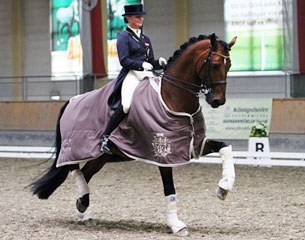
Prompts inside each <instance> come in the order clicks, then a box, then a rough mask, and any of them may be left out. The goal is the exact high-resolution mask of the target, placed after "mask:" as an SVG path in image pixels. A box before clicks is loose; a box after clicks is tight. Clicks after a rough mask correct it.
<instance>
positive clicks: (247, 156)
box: [0, 146, 305, 167]
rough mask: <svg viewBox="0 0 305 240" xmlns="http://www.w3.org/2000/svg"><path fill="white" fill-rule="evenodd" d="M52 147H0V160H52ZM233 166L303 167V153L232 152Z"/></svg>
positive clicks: (211, 157)
mask: <svg viewBox="0 0 305 240" xmlns="http://www.w3.org/2000/svg"><path fill="white" fill-rule="evenodd" d="M53 152H54V148H52V147H30V146H0V158H31V159H35V158H36V159H48V158H54V157H55V155H54V153H53ZM233 156H234V160H235V164H241V165H254V166H268V167H271V166H290V167H305V153H300V152H268V153H264V152H247V151H233ZM191 162H193V163H218V164H220V163H221V159H220V157H219V154H218V153H211V154H208V155H206V156H204V157H201V158H199V159H197V160H195V159H192V160H191Z"/></svg>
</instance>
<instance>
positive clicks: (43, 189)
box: [30, 102, 69, 199]
mask: <svg viewBox="0 0 305 240" xmlns="http://www.w3.org/2000/svg"><path fill="white" fill-rule="evenodd" d="M68 103H69V102H66V103H65V104H64V105H63V106H62V108H61V109H60V113H59V116H58V119H57V124H56V140H55V151H56V152H55V160H54V162H53V164H52V165H51V167H50V168H49V169H47V170H46V172H45V173H44V175H43V176H41V177H40V178H39V179H37V180H35V181H34V182H32V183H31V184H30V186H31V191H32V192H33V194H37V196H38V197H39V198H40V199H48V197H49V196H51V194H52V193H53V192H54V191H55V190H56V189H57V188H58V187H59V186H60V185H61V184H62V183H63V182H64V181H65V180H66V178H67V176H68V173H69V167H68V166H62V167H58V168H57V167H56V162H57V159H58V156H59V152H60V148H61V133H60V119H61V117H62V115H63V113H64V111H65V109H66V107H67V105H68Z"/></svg>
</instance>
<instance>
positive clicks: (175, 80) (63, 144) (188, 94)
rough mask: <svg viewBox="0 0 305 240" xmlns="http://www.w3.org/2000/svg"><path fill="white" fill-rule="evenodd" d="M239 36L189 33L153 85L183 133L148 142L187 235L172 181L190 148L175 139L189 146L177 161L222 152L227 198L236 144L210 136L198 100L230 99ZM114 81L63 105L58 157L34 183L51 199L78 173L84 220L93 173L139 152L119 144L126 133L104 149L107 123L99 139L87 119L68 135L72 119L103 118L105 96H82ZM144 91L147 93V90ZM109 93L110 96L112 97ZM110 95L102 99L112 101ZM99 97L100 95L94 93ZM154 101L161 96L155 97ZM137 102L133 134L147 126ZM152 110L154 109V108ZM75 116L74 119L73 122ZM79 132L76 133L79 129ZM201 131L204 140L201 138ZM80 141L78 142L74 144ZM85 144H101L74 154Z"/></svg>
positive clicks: (171, 209) (175, 223)
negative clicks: (109, 148)
mask: <svg viewBox="0 0 305 240" xmlns="http://www.w3.org/2000/svg"><path fill="white" fill-rule="evenodd" d="M235 41H236V37H234V38H233V39H232V40H231V41H230V42H229V43H226V42H225V41H222V40H220V39H219V38H218V37H217V36H216V35H215V34H211V35H209V36H205V35H200V36H199V37H192V38H190V39H189V41H188V42H186V43H184V44H183V45H181V47H180V49H178V50H176V51H175V53H174V55H173V56H172V57H170V58H169V60H168V64H167V66H166V67H165V69H164V72H163V74H162V75H161V77H159V78H157V79H156V81H157V80H158V81H157V82H158V83H159V89H158V91H152V92H153V93H152V94H150V95H157V96H158V98H157V100H158V99H159V100H160V102H161V103H162V104H159V105H160V106H161V108H162V109H165V110H166V111H164V112H165V115H164V116H170V117H175V119H174V120H175V121H174V122H175V123H176V125H175V127H176V129H178V130H177V131H178V132H179V134H180V135H179V134H176V133H175V134H174V138H173V139H172V140H170V139H167V138H165V137H164V136H163V138H162V134H161V135H160V133H158V134H159V135H156V136H154V138H153V143H151V142H150V144H148V145H149V146H148V148H152V146H153V148H154V149H153V151H150V150H148V151H147V152H149V151H150V152H152V154H153V158H157V159H158V161H159V162H153V164H155V165H157V166H158V168H159V172H160V175H161V179H162V183H163V191H164V195H165V200H166V204H167V205H166V224H167V226H168V227H169V228H170V229H171V231H172V233H173V234H176V235H179V236H186V235H188V234H189V232H188V229H187V226H186V225H185V224H184V223H183V222H182V221H181V220H180V219H179V218H178V214H177V204H176V191H175V186H174V181H173V173H172V167H173V166H176V165H175V159H177V161H178V160H179V161H180V159H179V158H181V159H182V158H183V156H184V155H185V154H184V153H185V151H184V150H182V151H180V152H178V153H177V154H176V153H175V150H176V149H174V148H173V147H172V148H170V147H171V144H174V142H175V141H176V140H177V141H178V138H179V137H181V138H182V144H181V142H180V143H179V144H180V145H179V147H177V148H178V149H185V146H186V147H187V148H186V152H187V154H186V156H187V159H186V160H183V161H180V162H179V161H178V163H179V164H177V165H181V164H186V163H188V162H189V160H190V159H191V158H198V157H200V156H203V155H206V154H209V153H212V152H218V153H219V155H220V157H221V159H222V179H221V180H220V181H219V183H218V191H217V192H216V196H217V197H218V198H220V199H222V200H224V199H225V198H226V196H227V194H228V192H229V191H230V190H231V189H232V188H233V184H234V180H235V170H234V160H233V156H232V147H231V145H227V144H226V143H224V142H220V141H215V140H209V139H206V137H205V124H204V118H203V114H202V112H201V107H200V103H199V96H200V95H204V96H205V99H206V101H207V103H208V104H209V105H210V106H211V107H212V108H217V107H219V106H220V105H223V104H225V102H226V95H225V93H226V84H227V80H226V79H227V73H228V71H229V69H230V66H231V61H230V56H229V51H230V49H231V47H232V46H233V45H234V44H235ZM151 80H152V78H150V79H146V80H143V81H141V83H140V84H139V86H138V88H141V87H142V86H144V87H145V88H149V89H150V87H148V86H150V85H149V81H151ZM111 82H114V81H111ZM111 82H109V83H108V84H106V86H104V87H103V88H101V89H97V90H93V91H92V92H89V93H86V94H84V96H83V97H80V98H79V99H80V100H77V99H76V100H70V101H69V102H67V103H65V105H64V106H63V107H62V108H61V110H60V113H59V117H58V122H57V127H56V155H55V160H54V162H53V164H52V166H51V167H50V168H49V169H48V170H47V171H46V173H45V174H44V175H43V176H41V177H40V178H39V179H37V180H35V181H34V182H32V183H31V184H30V186H31V191H32V192H33V194H36V195H37V196H38V197H39V198H40V199H48V197H49V196H50V195H51V194H52V193H53V192H54V191H55V190H56V189H57V188H58V187H59V186H60V185H61V184H62V183H63V182H64V181H65V179H66V178H67V175H68V173H69V172H71V175H72V177H73V178H74V180H75V182H76V185H77V188H78V198H77V200H76V208H77V210H78V212H79V215H80V216H81V217H82V218H83V220H85V219H90V216H89V217H88V216H87V217H85V215H86V212H85V211H86V209H87V208H88V206H89V195H90V189H89V187H88V183H89V181H90V179H91V178H92V176H93V175H94V174H96V173H97V172H99V171H100V170H101V169H102V168H103V166H104V165H105V164H106V163H107V162H116V161H124V160H135V159H137V158H136V157H133V156H131V155H132V154H128V150H126V149H123V147H122V146H121V145H120V144H121V142H122V141H124V138H123V139H119V140H117V141H115V139H112V141H113V142H114V143H115V145H116V146H115V149H114V150H113V155H108V154H104V153H103V152H100V148H99V146H98V145H99V138H100V136H101V134H102V133H103V129H100V130H99V131H98V133H96V131H97V130H96V129H95V130H94V131H93V132H92V134H93V135H94V137H96V138H97V140H96V141H95V139H94V138H93V137H88V136H89V135H90V134H89V133H88V131H89V130H88V129H89V127H88V126H87V125H86V128H85V130H82V131H77V133H78V132H83V131H85V132H86V134H87V135H85V136H82V135H81V136H80V137H79V136H78V137H74V139H73V136H72V135H73V134H72V135H69V137H66V135H67V132H68V133H69V131H66V130H65V128H69V127H70V125H71V124H72V125H73V124H74V125H73V128H69V129H74V130H75V129H76V130H78V129H77V128H78V125H77V124H78V122H79V121H81V119H83V120H84V121H86V122H87V123H88V124H90V121H91V122H92V121H93V120H91V119H92V118H99V117H101V115H103V114H102V113H104V115H107V114H106V113H105V112H107V111H106V110H105V109H101V110H99V109H100V108H102V107H103V106H107V103H106V104H105V105H103V106H101V105H99V104H102V102H94V103H95V106H94V107H93V106H92V103H88V104H87V105H86V107H81V104H82V102H83V101H88V99H91V98H92V96H94V95H98V99H100V98H101V96H103V95H105V94H106V93H105V92H107V93H108V95H109V92H111V89H112V87H113V83H111ZM109 84H112V85H111V87H109V86H107V85H109ZM145 84H146V85H145ZM107 87H108V88H107ZM103 89H106V90H103ZM143 89H144V88H143ZM143 89H140V90H139V92H142V90H143ZM136 94H137V93H136V92H135V95H134V98H135V96H136ZM145 97H147V96H146V95H145ZM105 99H106V100H107V97H106V98H105ZM105 99H103V100H100V101H103V102H107V101H106V100H105ZM147 99H148V97H147ZM95 101H97V100H96V99H95ZM147 101H148V100H147ZM154 101H155V102H158V101H156V100H154ZM138 102H139V100H138ZM144 102H146V98H145V101H142V103H141V104H142V105H143V104H145V103H144ZM73 105H76V106H77V109H81V110H80V114H79V115H77V114H74V112H71V111H69V109H71V108H73ZM105 108H107V107H105ZM133 108H136V107H134V105H132V108H131V111H130V112H129V114H128V116H127V120H126V122H128V124H129V125H128V128H129V129H131V130H132V132H131V134H132V135H134V134H142V130H140V131H139V129H136V127H134V126H133V125H132V124H131V122H132V121H131V120H130V118H131V116H132V109H133ZM148 108H149V109H150V108H152V106H151V105H149V107H148ZM86 109H87V111H89V115H86V113H84V112H85V110H86ZM88 109H89V110H88ZM92 109H93V110H92ZM108 110H109V109H108ZM92 111H93V112H94V111H95V112H97V114H96V115H95V116H94V115H92V114H93V112H92ZM148 111H149V110H148ZM162 111H163V110H162ZM139 112H140V114H138V115H140V117H141V114H142V113H143V114H144V112H143V111H142V109H141V111H139ZM71 115H73V116H72V118H73V119H71ZM149 115H153V114H151V113H149ZM68 117H70V119H68V120H71V122H70V121H69V122H68V123H67V121H68V120H67V118H68ZM73 121H74V122H75V123H73ZM101 121H102V120H101ZM123 121H124V120H123ZM179 121H180V122H184V123H185V122H186V123H187V124H189V122H190V124H189V125H187V126H186V127H183V126H180V125H179V124H178V125H177V123H180V122H179ZM198 121H199V126H198V124H197V125H196V122H198ZM105 122H107V121H105ZM153 124H155V123H153ZM166 124H167V125H170V123H169V122H166ZM122 125H124V123H123V122H122V123H121V125H120V126H119V127H118V128H117V129H120V128H122ZM104 126H105V125H104ZM141 127H142V126H141ZM166 127H167V126H166ZM141 129H142V128H141ZM185 129H186V130H185ZM71 131H72V130H71ZM118 131H120V130H118ZM143 132H144V131H143ZM77 133H75V134H76V135H77ZM123 133H124V131H123ZM113 134H114V133H113ZM111 136H112V135H111ZM140 136H141V135H140ZM177 136H179V137H177ZM198 136H199V140H198V138H197V137H198ZM80 138H81V139H80ZM126 138H129V140H130V139H131V138H133V137H132V136H130V135H127V137H125V139H126ZM185 139H187V140H185ZM94 141H95V142H94ZM145 141H146V138H145V137H143V138H141V142H145ZM170 141H172V143H169V142H170ZM89 142H94V144H93V147H92V145H86V144H89ZM78 143H79V144H81V145H77V147H74V145H75V144H78ZM162 144H163V145H162ZM83 145H85V146H86V149H88V148H90V147H92V149H93V150H92V151H95V150H96V149H98V153H94V154H93V155H92V156H91V157H88V156H86V157H82V156H83V155H81V157H73V156H74V155H73V154H74V153H73V151H74V152H77V151H80V150H81V149H80V148H82V146H83ZM135 146H136V147H135ZM138 146H140V145H132V147H133V149H135V148H141V147H138ZM73 147H74V150H73ZM144 147H146V146H144ZM146 148H147V147H146ZM86 149H82V150H86ZM80 152H81V153H79V154H82V151H80ZM87 152H90V151H87ZM67 154H72V155H69V156H70V158H72V161H70V162H69V164H66V163H61V162H60V161H61V159H62V158H63V156H66V155H67ZM175 154H176V155H175ZM71 156H72V157H71ZM168 156H174V158H173V159H172V161H173V162H171V163H170V164H166V163H164V162H162V161H161V160H164V159H165V160H166V158H167V157H168ZM188 157H189V158H188ZM75 158H77V159H75ZM79 159H81V160H79ZM82 159H84V161H82ZM138 159H142V160H143V157H142V158H140V157H139V158H138ZM74 160H76V161H74ZM81 162H84V163H85V164H84V165H83V167H82V168H80V164H79V163H81ZM150 163H152V161H150Z"/></svg>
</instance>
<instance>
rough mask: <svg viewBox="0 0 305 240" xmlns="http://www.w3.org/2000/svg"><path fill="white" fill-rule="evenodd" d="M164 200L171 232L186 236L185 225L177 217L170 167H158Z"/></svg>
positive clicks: (175, 197) (167, 222)
mask: <svg viewBox="0 0 305 240" xmlns="http://www.w3.org/2000/svg"><path fill="white" fill-rule="evenodd" d="M159 171H160V174H161V178H162V183H163V190H164V195H165V202H166V213H165V219H166V224H167V226H168V227H170V229H171V231H172V233H174V234H175V235H178V236H188V235H189V232H188V230H187V227H186V225H185V224H184V223H183V222H182V221H181V220H179V218H178V214H177V212H178V208H177V196H176V191H175V186H174V181H173V170H172V168H171V167H159Z"/></svg>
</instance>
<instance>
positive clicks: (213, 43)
mask: <svg viewBox="0 0 305 240" xmlns="http://www.w3.org/2000/svg"><path fill="white" fill-rule="evenodd" d="M209 39H210V42H211V45H212V48H213V49H216V48H217V41H216V35H215V33H212V34H211V35H210V36H209Z"/></svg>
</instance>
